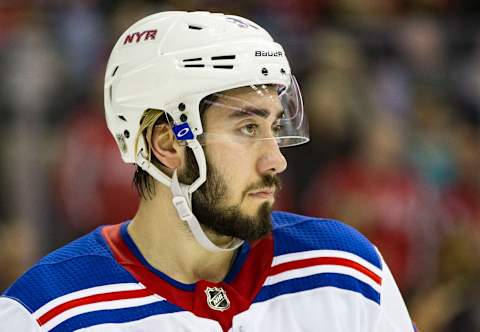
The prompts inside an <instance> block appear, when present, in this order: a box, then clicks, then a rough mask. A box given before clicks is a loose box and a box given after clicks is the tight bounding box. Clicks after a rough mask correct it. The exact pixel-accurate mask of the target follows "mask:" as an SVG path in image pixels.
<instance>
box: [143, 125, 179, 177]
mask: <svg viewBox="0 0 480 332" xmlns="http://www.w3.org/2000/svg"><path fill="white" fill-rule="evenodd" d="M151 147H152V153H153V154H154V155H155V157H156V158H157V159H158V161H160V162H161V163H162V164H163V165H165V166H166V167H168V168H170V169H172V170H174V169H176V168H180V166H181V165H182V153H183V147H182V146H181V145H180V144H178V141H177V140H176V139H175V136H174V134H173V131H172V129H171V128H170V126H169V125H167V124H160V125H156V126H155V127H154V128H153V132H152V141H151Z"/></svg>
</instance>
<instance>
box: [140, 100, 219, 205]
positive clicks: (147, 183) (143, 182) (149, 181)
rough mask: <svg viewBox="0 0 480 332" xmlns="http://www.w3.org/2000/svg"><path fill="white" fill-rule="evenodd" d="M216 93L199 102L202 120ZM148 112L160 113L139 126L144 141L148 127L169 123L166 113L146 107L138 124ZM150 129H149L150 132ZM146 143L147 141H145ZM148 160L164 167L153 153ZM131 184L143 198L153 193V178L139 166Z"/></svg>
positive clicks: (148, 140)
mask: <svg viewBox="0 0 480 332" xmlns="http://www.w3.org/2000/svg"><path fill="white" fill-rule="evenodd" d="M217 98H218V95H217V94H211V95H208V96H206V97H204V98H203V99H202V100H201V101H200V103H199V111H200V118H201V119H202V120H203V116H204V114H205V111H206V110H207V109H208V108H209V107H210V105H211V104H212V103H213V102H214V101H215V100H217ZM148 112H156V113H157V114H158V112H161V113H162V115H163V116H162V115H158V119H157V120H156V121H155V122H154V123H153V124H150V125H149V126H147V127H145V126H142V125H141V126H140V130H141V131H142V132H141V133H139V134H138V135H140V134H142V135H143V138H144V139H145V142H150V138H149V137H146V136H147V133H148V132H149V130H148V127H152V128H153V127H154V126H156V125H159V124H164V123H171V121H169V119H168V118H167V116H165V114H166V113H164V112H163V111H160V110H154V109H148V110H146V111H145V113H144V116H143V117H142V119H141V120H140V124H142V122H143V121H144V120H145V118H146V115H147V114H148ZM142 127H143V128H142ZM151 133H152V131H151V130H150V134H151ZM147 144H148V143H147ZM150 162H151V163H153V164H154V165H155V166H156V167H157V168H159V169H161V168H162V167H165V166H164V165H163V164H162V163H161V162H160V161H159V160H158V159H157V158H156V157H155V155H154V154H151V155H150ZM132 183H133V185H134V186H135V188H136V189H137V192H138V195H139V196H140V197H141V198H143V199H152V198H153V196H154V195H155V180H154V179H153V178H152V176H151V175H150V174H148V173H147V172H146V171H144V170H143V169H142V168H141V167H140V166H138V165H137V169H136V170H135V174H134V176H133V181H132Z"/></svg>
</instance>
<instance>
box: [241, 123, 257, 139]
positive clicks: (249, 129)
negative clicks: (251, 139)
mask: <svg viewBox="0 0 480 332" xmlns="http://www.w3.org/2000/svg"><path fill="white" fill-rule="evenodd" d="M257 131H258V125H256V124H254V123H250V124H247V125H245V126H243V127H242V128H240V132H241V133H242V134H244V135H247V136H255V135H256V134H257Z"/></svg>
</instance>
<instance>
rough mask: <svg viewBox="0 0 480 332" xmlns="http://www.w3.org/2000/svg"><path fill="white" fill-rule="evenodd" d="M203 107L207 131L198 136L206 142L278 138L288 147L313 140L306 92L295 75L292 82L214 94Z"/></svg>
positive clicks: (201, 141)
mask: <svg viewBox="0 0 480 332" xmlns="http://www.w3.org/2000/svg"><path fill="white" fill-rule="evenodd" d="M202 104H203V105H202ZM200 108H201V109H206V113H205V114H204V117H203V121H202V122H203V124H204V128H203V129H204V133H203V134H202V135H199V136H198V137H197V139H198V141H199V142H200V144H202V145H208V144H215V143H219V142H222V143H239V144H254V143H258V142H260V141H265V140H275V141H276V142H277V144H278V146H279V147H288V146H294V145H299V144H302V143H306V142H308V141H309V133H308V121H307V118H306V116H305V114H304V111H303V102H302V96H301V94H300V89H299V87H298V84H297V81H296V79H295V77H293V76H291V80H290V84H289V85H288V86H279V85H274V84H272V85H252V86H247V87H242V88H236V89H231V90H227V91H224V92H218V93H215V94H212V95H210V96H209V97H207V98H205V99H204V100H203V101H202V102H201V105H200Z"/></svg>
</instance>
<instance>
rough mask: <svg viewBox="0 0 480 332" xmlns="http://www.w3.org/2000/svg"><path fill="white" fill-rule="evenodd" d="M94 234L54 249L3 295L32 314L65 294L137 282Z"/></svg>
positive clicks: (98, 235)
mask: <svg viewBox="0 0 480 332" xmlns="http://www.w3.org/2000/svg"><path fill="white" fill-rule="evenodd" d="M100 231H101V229H100V228H98V229H96V230H95V231H93V232H91V233H89V234H87V235H85V236H83V237H81V238H79V239H77V240H75V241H73V242H71V243H70V244H67V245H66V246H64V247H62V248H60V249H58V250H55V251H54V252H52V253H50V254H49V255H47V256H46V257H44V258H43V259H42V260H40V261H39V262H38V263H37V264H36V265H35V266H33V267H32V268H31V269H30V270H28V271H27V272H25V274H23V275H22V276H21V277H20V278H18V279H17V281H15V283H14V284H13V285H12V286H10V288H8V289H7V290H6V291H5V292H4V294H3V295H5V296H8V297H11V298H14V299H16V300H18V301H19V302H21V303H22V304H23V305H24V306H25V307H26V308H27V309H29V310H30V311H31V312H34V311H36V310H37V309H38V308H40V307H41V306H43V305H44V304H46V303H48V302H50V301H51V300H53V299H55V298H57V297H60V296H62V295H65V294H68V293H72V292H75V291H78V290H81V289H85V288H90V287H96V286H101V285H106V284H112V283H128V282H136V280H135V279H134V278H133V277H132V276H131V275H130V274H129V273H128V272H127V271H126V270H125V269H123V268H122V267H121V266H120V265H119V264H118V263H117V262H116V261H115V259H114V258H113V256H112V254H111V252H110V250H109V249H108V247H107V246H106V244H105V242H104V241H103V238H102V236H101V233H100Z"/></svg>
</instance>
